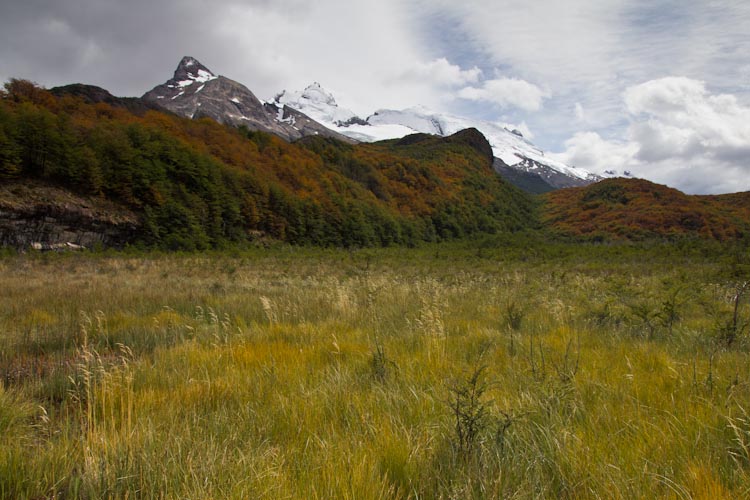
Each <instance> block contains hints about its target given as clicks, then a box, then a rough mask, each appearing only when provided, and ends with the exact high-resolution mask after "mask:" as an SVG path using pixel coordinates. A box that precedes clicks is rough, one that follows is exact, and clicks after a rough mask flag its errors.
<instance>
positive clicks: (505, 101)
mask: <svg viewBox="0 0 750 500" xmlns="http://www.w3.org/2000/svg"><path fill="white" fill-rule="evenodd" d="M547 95H548V94H546V93H545V92H544V91H543V90H542V89H540V88H539V87H537V86H536V85H534V84H533V83H529V82H527V81H524V80H518V79H515V78H498V79H495V80H485V81H484V82H482V86H481V87H464V88H463V89H461V90H460V91H459V92H458V97H460V98H461V99H467V100H470V101H484V102H489V103H492V104H495V105H497V106H500V107H501V108H508V107H516V108H520V109H523V110H526V111H538V110H539V109H540V108H541V107H542V100H543V99H544V98H545V97H547Z"/></svg>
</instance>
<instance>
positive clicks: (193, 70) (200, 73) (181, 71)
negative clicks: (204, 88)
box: [168, 56, 218, 87]
mask: <svg viewBox="0 0 750 500" xmlns="http://www.w3.org/2000/svg"><path fill="white" fill-rule="evenodd" d="M216 78H218V77H217V76H216V75H214V74H213V73H212V72H211V70H210V69H208V68H207V67H205V66H204V65H203V64H201V63H200V61H198V60H197V59H196V58H194V57H191V56H185V57H183V58H182V59H181V60H180V64H178V65H177V69H176V70H175V72H174V76H173V77H172V80H170V81H169V82H168V86H170V87H187V86H188V85H192V84H193V83H195V82H199V83H206V82H207V81H209V80H214V79H216Z"/></svg>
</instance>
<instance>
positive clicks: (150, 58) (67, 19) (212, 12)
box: [0, 0, 262, 95]
mask: <svg viewBox="0 0 750 500" xmlns="http://www.w3.org/2000/svg"><path fill="white" fill-rule="evenodd" d="M261 3H262V2H261ZM215 5H216V4H215V3H212V2H207V1H201V0H188V1H184V0H183V1H176V0H167V1H156V2H154V1H153V0H129V1H127V2H123V1H112V0H66V1H40V0H24V1H16V2H13V4H12V5H8V6H6V7H3V15H2V17H1V18H0V78H2V79H3V80H4V81H5V80H7V79H9V78H11V77H17V78H28V79H31V80H34V81H37V82H38V83H40V84H42V85H45V86H48V87H51V86H55V85H62V84H66V83H73V82H84V83H92V84H96V85H101V86H106V87H107V88H108V90H110V91H111V92H113V93H115V94H118V95H140V94H142V93H143V92H145V91H146V90H148V89H150V88H151V87H152V86H154V85H156V84H157V83H160V82H162V81H164V80H166V79H167V78H168V77H169V76H171V75H170V73H169V72H170V71H171V70H172V69H173V68H174V67H175V66H176V64H177V62H178V61H179V59H180V57H182V56H183V55H187V54H191V55H194V56H195V57H198V58H200V57H201V55H202V53H209V52H214V45H215V44H216V43H217V39H216V36H215V34H214V33H212V32H211V27H212V26H213V25H214V24H215V21H216V19H215V16H216V12H217V11H216V8H215ZM223 5H224V6H226V3H225V4H223ZM155 72H156V74H155Z"/></svg>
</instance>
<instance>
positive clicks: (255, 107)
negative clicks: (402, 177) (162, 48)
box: [142, 56, 351, 141]
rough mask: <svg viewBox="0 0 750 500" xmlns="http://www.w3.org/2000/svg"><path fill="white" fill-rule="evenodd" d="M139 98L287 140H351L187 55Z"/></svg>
mask: <svg viewBox="0 0 750 500" xmlns="http://www.w3.org/2000/svg"><path fill="white" fill-rule="evenodd" d="M142 99H143V100H145V101H146V102H150V103H152V104H155V105H158V106H161V107H163V108H164V109H167V110H169V111H171V112H173V113H176V114H178V115H180V116H184V117H186V118H192V119H198V118H202V117H208V118H211V119H213V120H215V121H217V122H219V123H222V124H225V125H231V126H235V127H240V126H244V127H247V128H248V129H249V130H261V131H263V132H269V133H272V134H275V135H277V136H279V137H281V138H283V139H285V140H287V141H294V140H296V139H299V138H301V137H304V136H306V135H318V134H320V135H325V136H330V137H335V138H337V139H339V140H343V141H351V139H349V138H347V137H345V136H343V135H340V134H338V133H337V132H335V131H333V130H330V129H329V128H328V127H326V126H324V125H321V124H320V123H318V122H316V121H315V120H313V119H311V118H310V117H308V116H307V115H305V114H304V113H303V112H301V111H299V110H296V109H293V108H290V107H286V106H277V105H274V104H272V103H266V102H263V101H261V100H260V99H258V98H257V97H256V96H255V94H254V93H253V92H252V91H251V90H250V89H249V88H247V87H246V86H245V85H243V84H241V83H239V82H237V81H235V80H232V79H230V78H227V77H225V76H222V75H215V74H214V73H213V72H211V71H210V70H209V69H208V68H207V67H206V66H204V65H203V64H201V63H200V62H199V61H198V60H197V59H195V58H193V57H190V56H185V57H183V58H182V59H181V60H180V63H179V64H178V66H177V69H176V70H175V72H174V75H173V76H172V78H170V79H169V80H167V81H166V82H165V83H162V84H160V85H157V86H156V87H154V88H153V89H151V90H149V91H148V92H146V93H145V94H144V95H143V96H142Z"/></svg>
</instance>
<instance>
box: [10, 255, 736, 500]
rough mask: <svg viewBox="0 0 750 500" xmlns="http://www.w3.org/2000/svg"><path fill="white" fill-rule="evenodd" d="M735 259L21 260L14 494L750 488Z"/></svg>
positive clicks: (606, 494) (719, 491)
mask: <svg viewBox="0 0 750 500" xmlns="http://www.w3.org/2000/svg"><path fill="white" fill-rule="evenodd" d="M714 250H715V249H713V250H711V251H706V250H705V249H704V250H701V249H692V250H685V251H677V250H676V249H673V248H668V247H667V248H652V249H643V248H640V249H639V248H633V247H625V246H623V247H609V248H607V247H600V248H598V247H570V248H566V247H561V248H559V249H557V250H555V249H546V250H540V251H534V250H531V251H526V250H524V251H520V250H519V249H512V248H511V249H507V248H506V249H503V248H487V249H480V250H476V249H466V248H460V247H458V246H454V247H440V246H434V247H425V248H421V249H415V250H406V249H386V250H368V251H354V252H346V251H333V250H331V251H325V250H310V249H295V248H281V249H273V250H254V251H247V252H238V253H236V254H233V255H230V254H214V255H199V254H188V255H164V254H147V255H128V254H112V255H109V254H101V255H97V254H78V255H53V254H40V255H10V256H5V257H2V258H0V498H134V497H137V498H141V497H143V498H153V497H163V498H269V499H277V498H305V499H307V498H352V499H355V498H356V499H366V498H420V499H421V498H628V499H629V498H681V499H687V498H696V499H699V498H703V499H721V498H748V497H750V342H748V339H747V330H746V329H745V328H744V327H743V326H746V325H747V320H748V317H749V316H750V311H748V309H749V308H748V305H747V303H746V302H745V301H740V302H739V304H738V308H737V311H738V316H737V317H738V320H737V322H736V323H735V322H734V305H735V304H734V302H733V299H734V297H735V295H736V293H737V291H738V288H737V286H738V285H741V283H742V281H741V278H742V276H741V275H738V272H739V273H740V274H741V272H742V267H741V265H739V267H738V262H740V261H741V258H740V259H739V260H738V258H737V257H736V256H735V257H733V256H732V255H731V254H732V253H731V252H729V251H724V250H721V252H720V253H721V255H719V254H716V253H715V252H714ZM740 264H741V262H740ZM738 276H739V277H738Z"/></svg>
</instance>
